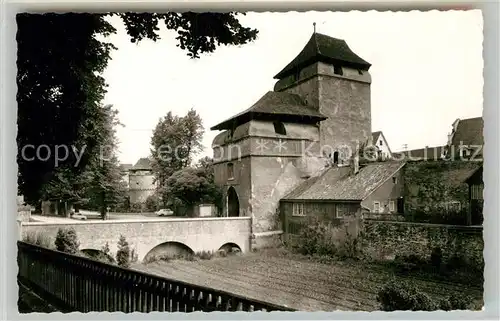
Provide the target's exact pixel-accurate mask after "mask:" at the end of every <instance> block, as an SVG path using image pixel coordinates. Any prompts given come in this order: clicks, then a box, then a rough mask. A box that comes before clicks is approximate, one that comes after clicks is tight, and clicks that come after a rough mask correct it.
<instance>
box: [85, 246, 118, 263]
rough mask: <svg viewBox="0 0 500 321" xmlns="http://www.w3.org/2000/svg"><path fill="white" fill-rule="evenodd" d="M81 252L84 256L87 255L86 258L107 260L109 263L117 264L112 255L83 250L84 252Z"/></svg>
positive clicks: (99, 251)
mask: <svg viewBox="0 0 500 321" xmlns="http://www.w3.org/2000/svg"><path fill="white" fill-rule="evenodd" d="M80 252H82V253H83V254H85V255H86V256H88V257H89V258H91V259H94V260H99V261H100V260H107V261H108V263H114V262H115V259H114V258H113V257H112V256H111V255H109V254H107V253H104V252H103V251H101V250H96V249H83V250H80Z"/></svg>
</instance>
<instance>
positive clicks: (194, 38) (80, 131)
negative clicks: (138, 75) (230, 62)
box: [16, 12, 257, 204]
mask: <svg viewBox="0 0 500 321" xmlns="http://www.w3.org/2000/svg"><path fill="white" fill-rule="evenodd" d="M109 15H118V16H119V17H121V19H122V21H123V22H124V23H125V26H126V30H127V33H128V35H129V36H130V39H131V41H132V42H138V41H141V40H142V39H152V40H153V41H157V40H159V39H160V37H159V35H158V31H159V28H158V25H159V24H160V22H162V21H163V22H164V24H165V26H166V28H167V29H170V30H176V31H177V33H178V36H177V38H176V40H177V42H178V44H177V46H178V47H180V48H181V49H183V50H186V51H187V53H188V55H189V56H190V57H191V58H199V57H200V54H202V53H210V52H214V51H215V50H216V48H217V47H218V46H220V45H243V44H246V43H248V42H250V41H253V40H255V39H256V36H257V30H255V29H250V28H246V27H243V26H242V25H241V24H240V23H239V21H238V19H237V17H236V16H237V13H233V12H228V13H193V12H184V13H173V12H170V13H162V14H155V13H119V14H116V13H115V14H90V13H67V14H50V13H49V14H27V13H22V14H18V15H17V17H16V21H17V28H18V31H17V37H16V38H17V45H18V53H17V68H18V74H17V86H18V93H17V101H18V137H17V142H18V151H19V153H18V165H19V175H18V185H19V192H20V193H21V194H23V195H24V196H25V200H26V201H27V202H28V203H29V204H36V202H38V201H39V200H40V199H42V198H43V197H44V196H47V194H51V191H50V190H46V189H50V188H49V186H51V184H52V183H51V182H52V181H54V180H59V179H61V178H60V177H61V175H60V173H61V171H60V169H61V168H63V170H62V173H63V176H64V178H63V180H64V181H66V183H65V184H69V185H73V184H75V182H76V181H77V180H78V178H77V177H78V176H79V175H81V174H82V173H83V172H85V171H86V170H87V166H89V164H90V163H91V158H92V156H91V155H94V154H95V153H96V152H98V149H99V145H100V143H101V142H99V141H98V140H97V138H96V137H98V135H97V134H96V130H98V129H97V128H96V126H95V120H94V116H95V115H96V114H98V113H99V108H100V107H101V106H100V102H101V101H102V99H103V98H104V94H105V93H106V90H105V88H106V83H105V81H104V78H103V77H102V76H101V75H102V72H103V71H104V69H105V68H106V66H107V64H108V61H109V59H110V53H111V52H112V50H113V49H116V48H115V47H114V46H113V44H111V43H109V42H106V41H105V40H102V39H103V38H104V39H106V37H107V36H109V35H111V34H113V33H115V32H116V30H115V28H114V27H113V26H112V25H111V24H110V23H109V22H108V21H107V20H106V16H109ZM41 145H47V146H48V147H49V148H50V149H51V151H52V153H51V154H50V155H48V157H47V159H43V160H42V159H40V157H37V155H36V151H37V148H38V147H40V146H41ZM59 145H62V146H67V147H70V148H71V147H75V148H77V149H78V150H79V151H81V150H82V149H83V148H85V149H84V150H85V152H84V153H83V157H82V158H81V159H80V160H79V161H78V164H77V160H78V158H77V157H76V156H75V155H74V153H69V156H68V157H67V158H65V159H64V160H62V161H61V160H58V159H57V157H56V156H55V155H54V153H53V151H54V150H55V149H56V146H59ZM43 158H45V155H43Z"/></svg>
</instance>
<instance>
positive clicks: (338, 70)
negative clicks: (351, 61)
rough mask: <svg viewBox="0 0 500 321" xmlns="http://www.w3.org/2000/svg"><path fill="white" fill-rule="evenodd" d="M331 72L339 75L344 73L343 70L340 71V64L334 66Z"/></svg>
mask: <svg viewBox="0 0 500 321" xmlns="http://www.w3.org/2000/svg"><path fill="white" fill-rule="evenodd" d="M333 73H334V74H336V75H340V76H342V75H343V74H344V72H343V71H342V67H340V66H334V67H333Z"/></svg>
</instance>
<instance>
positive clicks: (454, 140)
mask: <svg viewBox="0 0 500 321" xmlns="http://www.w3.org/2000/svg"><path fill="white" fill-rule="evenodd" d="M483 128H484V121H483V118H482V117H474V118H467V119H457V120H455V121H454V122H453V124H452V131H451V133H450V134H449V135H448V143H447V145H446V152H445V155H446V157H447V158H459V157H461V158H466V159H468V158H470V157H473V158H474V159H476V160H479V159H481V160H482V158H483V145H484V135H483Z"/></svg>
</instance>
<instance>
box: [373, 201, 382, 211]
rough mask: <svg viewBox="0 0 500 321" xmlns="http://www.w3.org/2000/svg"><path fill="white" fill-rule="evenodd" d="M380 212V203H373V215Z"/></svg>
mask: <svg viewBox="0 0 500 321" xmlns="http://www.w3.org/2000/svg"><path fill="white" fill-rule="evenodd" d="M379 212H380V202H373V213H379Z"/></svg>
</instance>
